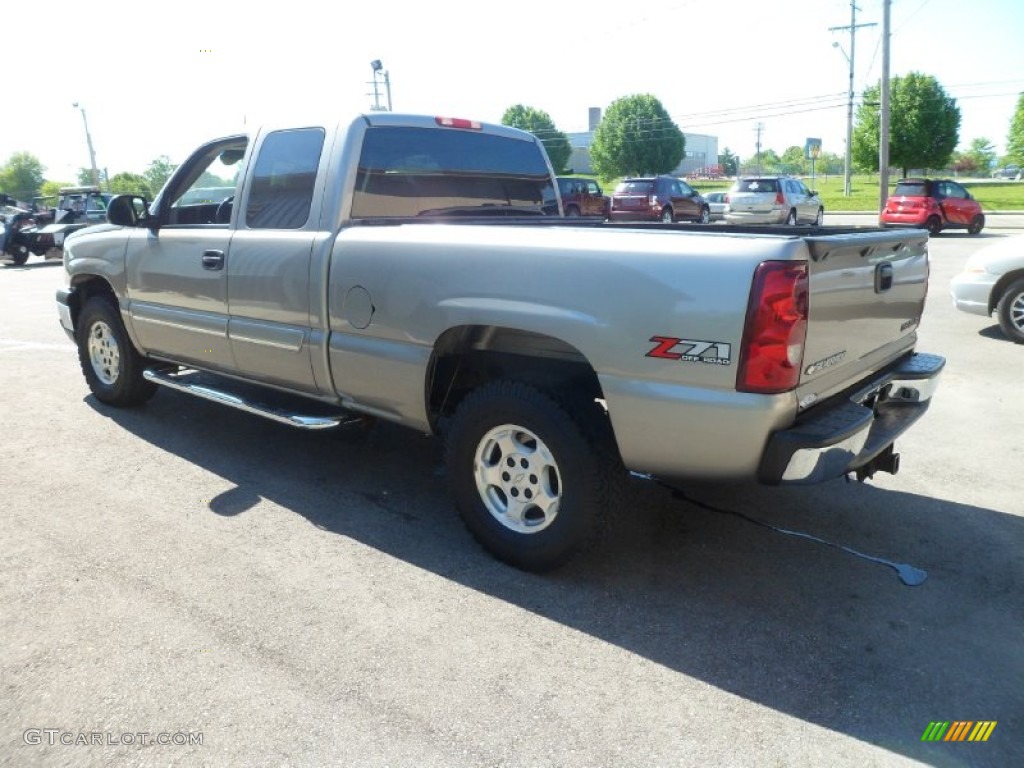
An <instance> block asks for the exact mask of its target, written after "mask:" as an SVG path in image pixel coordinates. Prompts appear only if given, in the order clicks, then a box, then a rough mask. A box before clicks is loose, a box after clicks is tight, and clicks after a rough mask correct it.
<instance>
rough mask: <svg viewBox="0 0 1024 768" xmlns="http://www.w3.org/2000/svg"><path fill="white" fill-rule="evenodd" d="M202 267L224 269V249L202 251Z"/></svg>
mask: <svg viewBox="0 0 1024 768" xmlns="http://www.w3.org/2000/svg"><path fill="white" fill-rule="evenodd" d="M203 269H210V270H218V269H224V251H203Z"/></svg>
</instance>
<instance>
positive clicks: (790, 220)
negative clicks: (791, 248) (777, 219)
mask: <svg viewBox="0 0 1024 768" xmlns="http://www.w3.org/2000/svg"><path fill="white" fill-rule="evenodd" d="M786 226H787V227H795V226H796V209H793V210H791V211H790V212H789V215H788V216H787V217H786Z"/></svg>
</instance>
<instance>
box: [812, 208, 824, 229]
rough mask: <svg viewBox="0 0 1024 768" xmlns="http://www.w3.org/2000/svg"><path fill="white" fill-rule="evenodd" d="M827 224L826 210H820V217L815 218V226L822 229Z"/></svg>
mask: <svg viewBox="0 0 1024 768" xmlns="http://www.w3.org/2000/svg"><path fill="white" fill-rule="evenodd" d="M824 223H825V209H824V208H819V209H818V215H817V216H815V217H814V226H816V227H820V226H822V225H823V224H824Z"/></svg>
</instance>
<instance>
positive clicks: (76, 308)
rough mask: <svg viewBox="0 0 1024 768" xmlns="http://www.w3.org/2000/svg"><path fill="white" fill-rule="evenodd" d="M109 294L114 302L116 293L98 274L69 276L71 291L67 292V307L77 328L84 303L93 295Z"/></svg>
mask: <svg viewBox="0 0 1024 768" xmlns="http://www.w3.org/2000/svg"><path fill="white" fill-rule="evenodd" d="M103 295H106V296H109V297H110V298H111V299H113V301H114V302H115V304H116V303H117V294H116V293H115V292H114V287H113V286H112V285H111V284H110V282H109V281H107V279H106V278H103V277H100V276H98V275H75V276H74V277H72V278H71V292H70V293H69V294H68V309H70V310H71V321H72V323H73V324H74V326H75V330H77V329H78V317H79V315H81V313H82V308H83V307H84V306H85V303H86V302H87V301H88V300H89V299H91V298H93V297H94V296H103Z"/></svg>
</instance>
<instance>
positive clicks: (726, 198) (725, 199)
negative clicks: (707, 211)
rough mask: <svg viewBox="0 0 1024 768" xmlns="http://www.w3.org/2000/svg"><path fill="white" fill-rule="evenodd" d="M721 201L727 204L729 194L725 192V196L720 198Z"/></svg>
mask: <svg viewBox="0 0 1024 768" xmlns="http://www.w3.org/2000/svg"><path fill="white" fill-rule="evenodd" d="M722 202H723V203H725V204H726V205H728V204H729V194H728V193H726V195H725V198H724V199H723V200H722Z"/></svg>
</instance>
